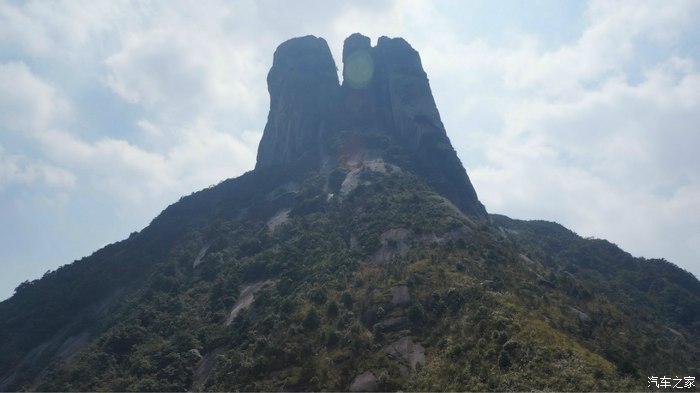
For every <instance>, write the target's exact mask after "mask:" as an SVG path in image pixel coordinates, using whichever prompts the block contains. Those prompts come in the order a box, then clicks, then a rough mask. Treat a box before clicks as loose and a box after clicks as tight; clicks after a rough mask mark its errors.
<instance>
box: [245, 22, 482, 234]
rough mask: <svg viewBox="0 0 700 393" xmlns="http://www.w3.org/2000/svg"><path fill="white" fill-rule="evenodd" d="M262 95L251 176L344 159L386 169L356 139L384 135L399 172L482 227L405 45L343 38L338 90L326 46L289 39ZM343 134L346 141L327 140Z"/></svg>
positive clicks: (378, 154) (415, 57)
mask: <svg viewBox="0 0 700 393" xmlns="http://www.w3.org/2000/svg"><path fill="white" fill-rule="evenodd" d="M268 90H269V92H270V114H269V116H268V120H267V125H266V126H265V131H264V133H263V137H262V140H261V141H260V146H259V148H258V162H257V166H256V168H260V167H268V166H273V165H281V164H286V163H292V162H297V161H301V160H304V162H309V163H312V164H313V165H318V166H319V168H320V167H324V168H327V169H328V166H333V165H341V166H346V165H345V163H346V161H347V162H350V161H352V160H349V159H348V157H349V156H353V157H363V156H368V157H369V156H371V158H372V159H374V160H377V159H378V158H382V159H384V161H387V162H389V161H390V160H389V157H385V156H384V153H383V151H376V149H377V146H376V144H375V145H373V144H372V143H371V142H368V141H366V140H363V137H362V136H361V134H362V133H363V132H370V134H372V135H374V136H375V137H376V135H378V134H382V135H385V136H386V137H389V139H390V140H391V143H392V144H393V145H396V146H398V147H400V148H401V149H403V150H402V151H404V152H405V154H406V155H407V156H408V157H410V158H409V159H407V160H404V161H405V162H402V163H401V168H402V169H405V170H409V171H411V172H413V173H415V174H417V175H419V176H421V177H423V178H424V179H425V180H426V181H427V182H428V184H430V185H431V186H432V187H433V188H434V189H435V190H436V191H437V192H438V193H440V194H441V195H443V196H444V197H446V198H447V199H448V200H449V201H450V202H451V203H453V204H454V205H455V206H456V207H457V208H459V210H460V211H462V212H463V213H465V214H467V215H469V216H471V217H475V218H478V219H483V220H488V216H487V214H486V210H485V209H484V207H483V205H481V203H480V202H479V200H478V198H477V195H476V192H475V191H474V188H473V186H472V184H471V182H470V180H469V177H468V176H467V173H466V171H465V170H464V167H463V166H462V163H461V161H460V160H459V158H458V157H457V153H456V152H455V151H454V149H453V148H452V144H451V143H450V140H449V138H448V137H447V133H446V131H445V127H444V126H443V124H442V120H441V119H440V113H439V112H438V109H437V106H436V105H435V100H434V99H433V95H432V92H431V90H430V84H429V82H428V77H427V75H426V73H425V71H424V70H423V66H422V64H421V59H420V56H419V54H418V52H417V51H416V50H414V49H413V48H412V47H411V45H409V44H408V43H407V42H406V41H405V40H404V39H402V38H388V37H380V38H379V40H378V42H377V45H376V46H374V47H372V46H371V42H370V39H369V38H368V37H366V36H363V35H361V34H359V33H355V34H353V35H351V36H350V37H348V38H347V39H346V40H345V42H344V46H343V84H342V86H341V85H340V84H339V82H338V77H337V73H336V67H335V63H334V61H333V58H332V57H331V53H330V50H329V49H328V45H327V44H326V41H325V40H323V39H322V38H317V37H314V36H306V37H300V38H294V39H291V40H289V41H286V42H284V43H283V44H281V45H280V46H279V47H278V48H277V50H276V51H275V55H274V60H273V65H272V69H271V70H270V73H269V75H268ZM348 133H349V134H352V135H355V136H352V135H350V136H347V135H348ZM341 134H343V135H345V138H346V140H345V141H337V140H334V139H333V138H332V137H331V136H333V135H341ZM350 148H352V149H350ZM348 149H350V150H351V151H350V153H351V154H350V155H348ZM373 149H374V150H373ZM380 150H381V149H380ZM367 159H369V158H367ZM362 161H363V162H364V161H366V159H365V160H362ZM347 169H350V170H354V169H357V168H356V167H350V168H347ZM331 170H332V169H331ZM329 172H330V170H329Z"/></svg>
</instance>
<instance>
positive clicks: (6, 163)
mask: <svg viewBox="0 0 700 393" xmlns="http://www.w3.org/2000/svg"><path fill="white" fill-rule="evenodd" d="M75 181H76V179H75V175H73V174H72V173H71V172H69V171H67V170H65V169H63V168H60V167H57V166H53V165H49V164H46V163H44V162H32V161H31V160H29V159H27V157H24V156H21V155H16V154H15V155H10V154H6V153H5V151H4V149H3V147H2V146H1V145H0V191H2V190H3V189H5V188H7V187H11V186H13V185H17V184H21V185H32V184H34V183H36V182H42V183H43V184H45V185H47V186H50V187H52V188H72V187H73V186H75Z"/></svg>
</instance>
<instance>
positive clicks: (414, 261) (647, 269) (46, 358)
mask: <svg viewBox="0 0 700 393" xmlns="http://www.w3.org/2000/svg"><path fill="white" fill-rule="evenodd" d="M268 89H269V93H270V113H269V115H268V119H267V125H266V126H265V131H264V134H263V137H262V140H261V142H260V146H259V150H258V160H257V165H256V168H255V170H253V171H251V172H248V173H246V174H244V175H242V176H240V177H238V178H235V179H229V180H226V181H224V182H222V183H220V184H219V185H217V186H214V187H210V188H207V189H204V190H201V191H198V192H196V193H193V194H191V195H189V196H186V197H183V198H181V199H180V201H178V202H177V203H175V204H173V205H171V206H169V207H168V208H166V209H165V210H164V211H163V212H162V213H161V214H160V215H158V217H156V218H155V219H154V220H153V221H152V222H151V224H150V225H148V226H147V227H146V228H144V229H143V230H142V231H140V232H138V233H133V234H132V235H131V236H130V237H129V238H128V239H125V240H122V241H120V242H117V243H114V244H111V245H108V246H106V247H104V248H103V249H101V250H99V251H97V252H95V253H94V254H92V255H91V256H89V257H86V258H83V259H81V260H79V261H75V262H74V263H72V264H69V265H66V266H63V267H61V268H59V269H58V270H56V271H53V272H50V273H47V274H46V275H45V276H44V277H42V278H41V279H39V280H34V281H31V282H25V283H23V284H21V285H20V286H19V287H18V288H17V289H16V292H15V294H14V296H13V297H11V298H10V299H8V300H6V301H4V302H2V303H0V353H1V354H2V355H1V356H0V390H20V389H22V390H39V391H55V390H58V391H74V390H90V391H98V390H112V391H132V390H135V391H183V390H197V391H199V390H216V391H223V390H246V391H251V390H264V391H280V390H293V391H300V390H324V389H325V390H336V391H337V390H352V391H367V390H370V391H371V390H382V391H387V390H462V391H463V390H577V391H581V390H606V391H609V390H635V391H637V390H645V389H647V386H648V383H649V382H648V377H650V376H657V377H661V376H668V377H670V378H674V377H679V378H681V379H682V378H684V377H695V376H697V375H698V374H699V373H700V282H698V280H697V279H696V278H695V277H694V276H693V275H691V274H690V273H688V272H686V271H684V270H682V269H680V268H678V267H677V266H675V265H673V264H671V263H670V262H667V261H665V260H647V259H643V258H634V257H632V256H631V255H629V254H628V253H626V252H624V251H622V250H620V249H619V248H618V247H617V246H615V245H614V244H611V243H609V242H607V241H605V240H599V239H583V238H581V237H579V236H578V235H576V234H575V233H573V232H571V231H569V230H567V229H566V228H564V227H562V226H560V225H558V224H556V223H551V222H544V221H519V220H514V219H510V218H508V217H505V216H500V215H489V214H488V213H487V212H486V209H485V208H484V207H483V205H482V204H481V203H480V202H479V200H478V197H477V194H476V192H475V190H474V188H473V186H472V184H471V182H470V180H469V177H468V176H467V173H466V171H465V170H464V168H463V166H462V165H461V162H460V161H459V159H458V157H457V155H456V153H455V151H454V149H453V148H452V145H451V143H450V140H449V138H448V136H447V134H446V131H445V128H444V126H443V124H442V122H441V120H440V115H439V112H438V110H437V107H436V105H435V102H434V100H433V97H432V93H431V91H430V87H429V83H428V79H427V76H426V74H425V72H424V71H423V68H422V65H421V60H420V57H419V55H418V52H416V51H415V50H414V49H413V48H412V47H411V46H410V45H409V44H408V43H407V42H406V41H404V40H403V39H400V38H394V39H390V38H386V37H381V38H380V39H379V40H378V42H377V45H376V46H374V47H372V46H371V45H370V40H369V38H367V37H364V36H362V35H360V34H353V35H352V36H350V37H348V39H346V40H345V44H344V48H343V83H342V84H340V82H339V80H338V76H337V72H336V66H335V62H334V60H333V58H332V56H331V54H330V50H329V48H328V45H327V43H326V42H325V40H323V39H322V38H317V37H313V36H307V37H301V38H294V39H292V40H289V41H287V42H285V43H283V44H281V45H280V46H279V47H278V49H277V50H276V52H275V54H274V59H273V65H272V68H271V70H270V73H269V74H268ZM505 186H507V185H504V187H505ZM688 381H689V380H683V382H684V383H685V382H688ZM691 390H692V389H691Z"/></svg>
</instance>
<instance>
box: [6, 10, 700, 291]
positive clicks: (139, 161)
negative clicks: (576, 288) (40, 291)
mask: <svg viewBox="0 0 700 393" xmlns="http://www.w3.org/2000/svg"><path fill="white" fill-rule="evenodd" d="M698 20H700V2H698V1H692V0H691V1H681V0H676V1H660V2H639V1H631V2H610V1H603V2H596V1H592V2H576V1H566V2H564V1H547V2H541V1H532V2H521V1H514V2H506V1H499V2H492V1H469V2H467V1H458V0H455V1H438V2H436V1H427V0H426V1H422V0H411V1H405V0H401V1H399V0H386V1H376V0H372V1H359V2H349V1H322V2H311V1H294V2H288V1H253V0H251V1H220V2H219V1H201V2H200V1H197V2H194V1H187V2H184V1H183V2H177V1H169V0H168V1H165V0H164V1H154V2H120V1H78V0H66V1H12V0H10V1H4V2H1V3H0V223H1V224H0V254H1V255H0V271H2V274H1V275H0V299H3V298H6V297H8V296H10V295H11V294H12V293H13V290H14V288H15V287H16V286H17V285H18V284H19V283H20V282H22V281H24V280H27V279H35V278H39V277H41V276H42V275H43V274H44V272H46V271H47V270H49V269H56V268H57V267H59V266H60V265H63V264H66V263H70V262H71V261H73V260H75V259H79V258H80V257H82V256H86V255H89V254H90V253H91V252H93V251H95V250H96V249H98V248H99V247H102V246H104V245H106V244H108V243H111V242H114V241H117V240H120V239H123V238H125V237H127V236H128V235H129V233H130V232H133V231H137V230H140V229H142V228H143V227H144V226H146V225H147V224H148V223H149V222H150V220H151V219H152V218H153V217H155V216H156V215H157V214H158V213H159V212H160V211H161V210H162V209H163V208H165V207H166V206H167V205H168V204H170V203H173V202H175V201H177V200H178V198H179V197H180V196H182V195H185V194H189V193H191V192H193V191H196V190H198V189H201V188H204V187H207V186H209V185H212V184H216V183H218V182H220V181H221V180H223V179H226V178H230V177H236V176H238V175H240V174H242V173H244V172H245V171H248V170H251V169H252V168H253V166H254V164H255V153H256V149H257V144H258V141H259V140H260V137H261V131H262V129H263V127H264V125H265V119H266V116H267V110H268V102H269V101H268V96H267V90H266V84H265V77H266V74H267V71H268V69H269V67H270V66H271V63H272V53H273V52H274V49H275V48H276V46H277V45H278V44H279V43H281V42H283V41H284V40H286V39H289V38H291V37H296V36H302V35H307V34H313V35H317V36H322V37H324V38H326V40H327V41H328V43H329V45H330V47H331V50H332V51H333V54H334V56H335V58H336V61H338V59H340V54H341V51H342V41H343V39H344V38H345V37H347V36H348V35H350V34H351V33H353V32H362V33H363V34H365V35H368V36H370V37H371V38H372V40H373V42H376V39H377V37H379V36H381V35H387V36H391V37H396V36H401V37H404V38H406V39H407V40H408V41H409V42H410V43H411V44H412V45H413V47H414V48H416V49H417V50H418V51H419V52H420V54H421V57H422V60H423V65H424V67H425V69H426V71H427V73H428V76H429V77H430V80H431V84H432V89H433V94H434V96H435V99H436V101H437V104H438V107H439V109H440V112H441V115H442V118H443V121H444V123H445V126H446V128H447V132H448V134H449V136H450V138H451V139H452V142H453V144H454V146H455V149H456V150H457V151H458V153H459V156H460V158H461V159H462V162H463V163H464V164H465V166H466V168H467V171H468V173H469V175H470V176H471V179H472V181H473V183H474V185H475V187H476V190H477V192H478V194H479V197H480V199H481V200H482V202H483V203H484V204H485V205H486V207H487V209H488V210H489V211H490V212H495V213H503V214H506V215H509V216H511V217H514V218H521V219H546V220H552V221H557V222H560V223H562V224H564V225H565V226H567V227H569V228H571V229H572V230H574V231H575V232H577V233H578V234H580V235H582V236H594V237H598V238H605V239H608V240H610V241H612V242H614V243H616V244H618V245H620V246H621V247H622V248H624V249H625V250H627V251H629V252H630V253H632V254H633V255H635V256H644V257H649V258H651V257H664V258H666V259H668V260H670V261H672V262H674V263H676V264H678V265H679V266H681V267H683V268H685V269H686V270H689V271H691V272H693V273H694V274H695V275H696V276H699V275H700V260H698V256H700V154H698V153H697V150H698V149H699V148H700V128H699V127H700V70H699V67H700V47H699V44H700V25H699V24H698V23H696V21H698Z"/></svg>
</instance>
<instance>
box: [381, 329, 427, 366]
mask: <svg viewBox="0 0 700 393" xmlns="http://www.w3.org/2000/svg"><path fill="white" fill-rule="evenodd" d="M384 352H386V354H387V355H389V357H391V358H393V359H396V360H404V361H405V362H406V363H408V365H409V366H411V369H412V370H415V369H416V366H417V365H418V364H422V363H425V349H424V348H423V346H422V345H421V344H420V343H418V342H414V341H413V340H411V338H410V337H401V338H400V339H398V340H396V341H394V342H393V343H391V344H389V345H388V346H386V347H385V348H384Z"/></svg>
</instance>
